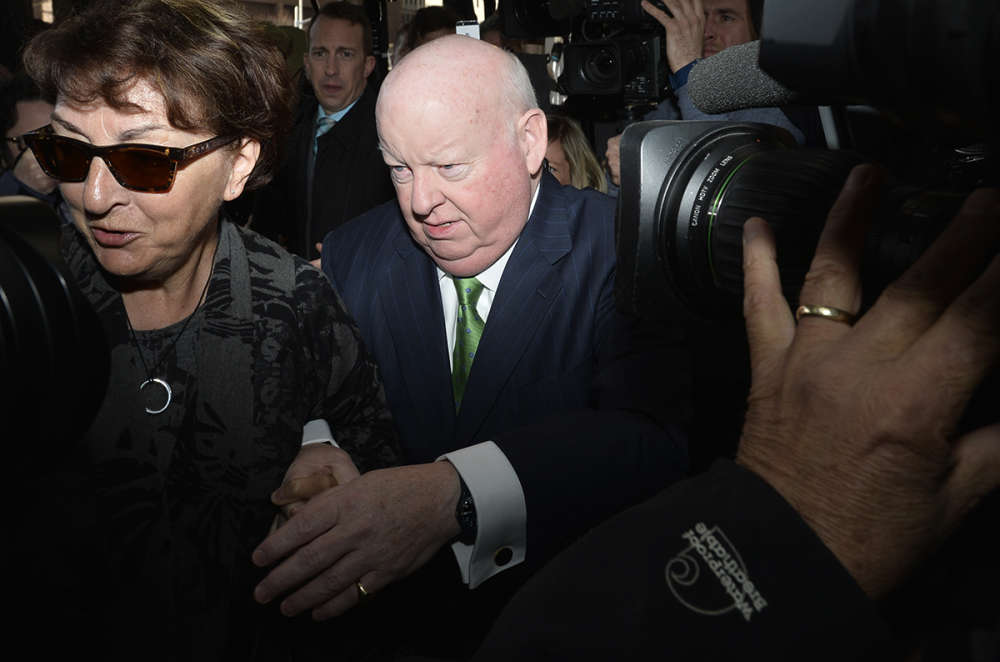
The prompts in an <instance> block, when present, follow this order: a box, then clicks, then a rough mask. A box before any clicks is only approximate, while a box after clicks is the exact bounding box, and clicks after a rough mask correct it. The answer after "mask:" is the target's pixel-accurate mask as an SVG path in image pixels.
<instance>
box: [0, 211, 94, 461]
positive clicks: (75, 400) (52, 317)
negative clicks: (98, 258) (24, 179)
mask: <svg viewBox="0 0 1000 662" xmlns="http://www.w3.org/2000/svg"><path fill="white" fill-rule="evenodd" d="M59 236H60V222H59V220H58V218H57V217H56V214H55V212H54V211H53V210H52V208H51V207H49V206H48V205H46V204H44V203H42V202H39V201H38V200H34V199H32V198H27V197H22V196H11V197H4V198H0V412H2V416H0V420H2V421H3V424H4V425H5V426H8V427H7V429H8V430H17V429H18V428H21V429H22V430H23V425H18V422H20V421H32V422H33V423H32V425H34V426H36V429H33V430H31V432H30V434H31V436H30V437H26V438H24V439H13V438H11V440H10V441H11V442H13V443H11V444H8V449H9V454H8V458H7V459H8V460H9V461H12V462H13V464H12V465H11V466H19V465H20V464H21V462H30V461H32V460H33V461H38V459H39V456H40V455H42V454H44V453H46V452H50V450H47V447H46V446H45V444H43V443H40V442H41V441H42V440H56V439H66V440H68V439H72V438H75V437H77V436H79V435H80V434H82V433H83V432H84V431H85V430H86V427H87V426H88V425H89V423H90V420H91V419H92V418H93V415H94V412H96V411H97V407H98V405H99V404H100V402H101V400H102V399H103V397H104V391H105V388H106V386H107V381H108V367H109V355H108V348H107V342H106V341H105V339H104V331H103V329H102V328H101V325H100V322H99V321H98V319H97V315H96V314H95V313H94V311H93V308H92V307H91V306H90V304H89V303H87V301H86V299H84V297H83V295H82V294H81V293H80V291H79V290H78V289H77V287H76V286H75V285H74V280H73V278H72V276H71V275H70V273H69V271H68V269H67V267H66V265H65V264H64V263H63V260H62V258H61V256H60V254H59ZM5 438H6V437H5Z"/></svg>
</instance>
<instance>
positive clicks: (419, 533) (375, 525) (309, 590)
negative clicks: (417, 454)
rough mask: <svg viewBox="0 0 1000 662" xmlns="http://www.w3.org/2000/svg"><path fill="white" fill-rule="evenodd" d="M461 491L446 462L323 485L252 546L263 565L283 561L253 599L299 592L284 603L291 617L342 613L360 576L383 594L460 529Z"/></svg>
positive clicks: (371, 589)
mask: <svg viewBox="0 0 1000 662" xmlns="http://www.w3.org/2000/svg"><path fill="white" fill-rule="evenodd" d="M460 492H461V488H460V485H459V480H458V473H457V472H456V471H455V468H454V467H452V465H451V464H450V463H449V462H432V463H430V464H418V465H412V466H405V467H394V468H391V469H379V470H377V471H371V472H369V473H366V474H364V475H363V476H361V477H360V478H357V479H356V480H353V481H351V482H349V483H346V484H342V485H338V486H336V487H333V488H331V489H329V490H326V491H325V492H323V493H322V494H320V495H319V496H316V497H313V498H311V499H310V500H309V501H308V503H306V504H305V505H304V506H302V507H301V508H300V509H299V510H298V511H297V512H296V514H295V515H294V516H293V517H292V518H291V519H289V520H288V523H287V524H285V526H283V527H281V528H280V529H279V530H277V531H275V532H273V533H272V534H271V535H269V536H268V537H267V539H266V540H264V542H263V543H261V545H260V546H259V547H258V548H257V549H256V550H255V551H254V553H253V562H254V563H255V564H257V565H258V566H261V567H263V566H268V565H271V564H273V563H275V562H278V561H281V563H280V565H278V566H277V567H276V568H274V569H273V570H272V571H271V572H270V574H268V576H267V577H266V578H265V579H264V580H263V581H262V582H261V583H260V584H258V586H257V589H256V590H255V592H254V597H255V598H256V599H257V601H258V602H261V603H266V602H270V601H271V600H273V599H274V598H276V597H278V596H280V595H285V594H286V593H288V592H289V591H294V592H293V593H292V594H291V595H289V596H288V597H287V598H285V600H284V601H283V602H282V603H281V611H282V613H284V614H286V615H288V616H294V615H295V614H298V613H300V612H303V611H305V610H307V609H312V610H313V618H315V619H317V620H323V619H327V618H331V617H333V616H336V615H338V614H341V613H343V612H344V611H346V610H348V609H350V608H351V607H353V606H354V605H355V604H357V602H358V591H357V587H356V583H357V582H361V583H362V584H364V586H365V589H366V590H368V591H369V592H378V591H379V590H380V589H382V588H383V587H385V586H386V585H388V584H389V583H390V582H393V581H395V580H397V579H400V578H402V577H405V576H406V575H409V574H410V573H411V572H413V571H414V570H416V569H417V568H419V567H420V566H422V565H423V564H424V563H426V562H427V561H428V560H429V559H430V558H431V556H433V555H434V553H435V552H436V551H437V550H438V549H440V548H441V547H442V546H443V545H444V544H446V543H447V542H448V541H449V540H451V539H452V538H454V537H455V536H457V535H458V533H459V526H458V522H457V521H456V520H455V506H456V504H457V503H458V497H459V494H460ZM282 559H284V560H283V561H282Z"/></svg>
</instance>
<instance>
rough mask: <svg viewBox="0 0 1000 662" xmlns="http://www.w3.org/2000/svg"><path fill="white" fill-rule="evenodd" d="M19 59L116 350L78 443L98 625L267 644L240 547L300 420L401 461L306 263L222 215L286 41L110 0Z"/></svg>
mask: <svg viewBox="0 0 1000 662" xmlns="http://www.w3.org/2000/svg"><path fill="white" fill-rule="evenodd" d="M25 62H26V66H27V68H28V70H29V72H30V73H31V75H32V76H33V78H34V79H35V80H36V81H37V82H38V84H39V87H40V88H41V89H42V91H43V93H44V94H45V95H46V96H47V97H48V98H50V99H51V100H52V101H53V102H54V103H55V109H54V111H53V112H52V121H51V124H50V125H49V126H47V127H44V128H43V129H40V130H38V131H35V132H32V133H29V134H28V135H27V136H25V139H26V141H27V143H28V145H29V146H30V148H31V149H32V150H33V152H34V154H35V156H36V157H37V158H38V162H39V164H40V165H41V167H42V168H43V169H44V170H45V171H46V173H47V174H48V175H49V176H51V177H53V178H54V179H57V180H59V182H60V184H59V188H60V191H61V194H62V198H63V200H64V201H65V205H64V207H63V210H64V212H65V214H66V215H67V217H68V221H70V222H69V223H67V226H66V228H65V230H64V247H63V253H64V257H65V258H66V262H67V264H68V265H69V267H70V270H71V272H72V273H73V275H74V276H75V278H76V281H77V284H78V285H79V286H80V288H81V289H82V291H83V292H84V294H85V295H86V297H87V298H88V299H89V300H90V302H91V303H92V304H93V306H94V308H95V310H96V311H97V313H98V315H99V316H100V318H101V320H102V322H103V324H104V327H105V330H106V335H107V340H108V344H109V347H110V350H111V357H112V358H111V361H112V365H111V378H110V384H109V387H108V391H107V395H106V397H105V400H104V403H103V405H102V407H101V409H100V410H99V411H98V413H97V415H96V418H95V420H94V422H93V424H92V426H91V429H90V431H89V433H88V434H87V437H86V439H85V446H86V450H87V452H88V454H89V458H90V460H91V461H92V463H93V466H94V468H95V474H96V476H97V483H98V485H97V487H98V499H97V505H98V527H97V530H98V531H100V533H101V535H102V536H103V538H102V539H103V541H104V542H105V544H106V545H107V549H108V550H109V551H108V560H109V566H110V569H111V570H110V580H109V582H108V585H107V588H106V593H105V595H104V596H101V597H102V598H105V599H104V600H102V601H99V602H98V605H102V604H103V603H105V602H106V603H107V607H108V609H109V610H110V611H109V616H108V622H109V623H111V624H113V635H111V636H109V638H108V639H109V642H110V644H111V645H113V646H120V647H121V648H125V649H128V648H129V647H130V646H131V645H133V644H135V643H136V642H142V641H149V642H155V644H154V646H153V649H154V650H152V651H151V653H152V655H153V657H160V656H161V655H162V656H163V657H166V658H170V659H184V660H191V659H207V660H219V659H251V658H254V657H257V658H261V659H282V658H283V657H284V656H285V654H286V653H287V652H288V650H289V646H290V645H291V644H292V643H293V642H292V641H290V640H285V641H283V642H279V643H278V650H277V651H276V650H273V649H270V648H269V645H270V644H271V643H274V638H275V635H276V634H277V633H278V629H276V628H280V623H282V622H284V621H285V620H286V619H283V618H282V617H280V615H279V614H278V612H277V607H271V608H270V609H265V608H261V607H257V606H255V605H254V603H253V601H252V589H253V586H254V584H255V580H256V579H258V578H259V576H258V575H257V574H256V572H255V571H254V570H253V566H252V564H251V560H250V556H251V552H252V551H253V549H254V546H255V545H256V544H258V543H259V542H260V540H261V539H262V538H263V537H264V536H265V535H266V533H267V529H268V526H269V525H270V523H271V521H272V519H273V518H274V516H275V513H276V512H277V511H276V509H275V508H274V506H273V505H272V504H271V503H270V501H269V496H270V493H271V492H272V491H273V490H274V489H276V488H277V487H278V486H279V484H280V483H281V481H282V476H283V473H284V470H285V468H286V467H287V466H288V465H289V464H290V462H291V461H292V459H293V458H294V457H295V455H296V453H297V451H298V450H299V449H300V444H301V442H302V438H303V425H304V424H306V423H307V422H309V421H312V420H313V419H324V420H325V421H327V422H328V423H329V427H330V428H332V434H333V436H334V437H335V439H336V442H337V443H339V445H340V446H341V447H342V448H343V449H344V451H346V452H347V453H348V454H349V455H350V457H351V459H352V460H353V461H354V463H355V464H356V465H357V467H358V468H359V469H360V470H361V471H366V470H368V469H372V468H377V467H380V466H385V465H387V464H392V463H394V462H395V461H396V460H397V446H396V442H395V432H394V430H393V425H392V421H391V418H390V416H389V414H388V412H387V410H386V408H385V404H384V398H383V395H382V389H381V384H380V382H379V381H378V378H377V375H376V370H375V365H374V363H373V362H372V361H371V359H369V357H368V356H367V354H366V353H365V352H364V350H363V348H362V347H361V346H360V343H359V336H358V331H357V329H356V327H355V326H354V323H353V322H352V321H351V320H350V318H349V317H348V315H347V313H346V312H345V311H344V309H343V306H342V304H341V303H340V302H339V299H338V297H337V296H336V295H335V294H334V292H333V291H332V289H331V288H330V286H329V284H328V283H327V281H326V280H325V278H324V277H323V275H322V274H321V273H320V272H319V271H317V270H316V269H314V268H312V267H311V266H309V265H308V264H307V263H305V262H304V261H301V260H299V259H298V258H292V257H291V256H290V255H288V254H287V253H285V252H284V251H282V250H281V249H280V248H279V247H277V246H276V245H275V244H272V243H270V242H268V241H266V240H264V239H262V238H260V237H259V236H257V235H255V234H253V233H252V232H249V231H246V230H243V229H241V228H238V227H236V226H234V225H233V224H231V223H229V222H227V221H226V219H225V218H224V217H223V215H222V214H220V209H221V208H222V205H223V203H224V202H225V201H228V200H233V199H235V198H236V197H237V196H239V195H240V194H242V193H243V192H244V191H246V190H249V189H252V188H254V187H257V186H260V185H262V184H263V183H265V182H266V181H267V180H268V178H269V176H270V171H271V168H272V166H273V165H274V163H275V158H276V154H275V145H277V144H278V143H279V140H277V139H276V135H277V133H278V132H279V129H281V128H282V127H283V125H284V122H285V120H286V118H287V116H288V105H289V101H288V99H287V92H286V89H287V88H286V87H285V84H284V82H285V81H284V61H283V59H282V56H281V54H280V53H279V51H278V50H277V49H276V48H273V47H271V46H270V45H269V44H268V41H267V38H266V36H265V34H264V33H262V32H261V31H260V29H259V28H258V27H256V26H255V25H254V24H253V23H252V22H251V21H250V20H249V19H248V18H247V17H246V16H245V15H243V14H242V13H240V12H238V11H236V10H234V9H233V8H231V7H230V6H229V5H227V4H225V3H221V2H219V0H138V1H131V0H129V1H125V0H119V1H112V2H106V1H105V2H100V3H97V4H96V5H95V6H93V7H91V8H90V9H88V10H86V11H85V12H84V13H82V14H80V15H77V16H75V17H72V18H70V19H68V20H66V21H64V22H63V23H61V24H60V25H58V26H57V27H55V28H53V29H51V30H49V31H47V32H45V33H43V34H41V35H39V36H38V37H37V38H36V39H35V40H34V41H33V42H32V43H31V44H30V46H29V48H28V49H27V51H26V54H25ZM80 351H87V348H85V347H81V348H80ZM67 397H71V394H67ZM53 404H54V405H57V404H58V403H53ZM355 475H356V474H355ZM340 478H341V480H343V479H344V478H343V476H340ZM165 635H166V636H165ZM151 637H155V638H152V639H151ZM344 643H345V645H346V646H347V648H346V649H345V650H349V649H350V644H351V642H349V641H348V642H344ZM147 646H148V645H147ZM133 650H134V649H133ZM146 651H147V652H150V648H149V647H147V648H146ZM109 652H111V651H109ZM112 656H113V655H112Z"/></svg>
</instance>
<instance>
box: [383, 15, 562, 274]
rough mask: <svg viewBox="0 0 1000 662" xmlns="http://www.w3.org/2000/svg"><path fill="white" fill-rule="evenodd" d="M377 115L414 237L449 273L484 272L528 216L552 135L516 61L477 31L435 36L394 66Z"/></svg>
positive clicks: (507, 244) (528, 80)
mask: <svg viewBox="0 0 1000 662" xmlns="http://www.w3.org/2000/svg"><path fill="white" fill-rule="evenodd" d="M375 115H376V120H377V123H378V133H379V142H380V145H381V148H382V154H383V156H384V158H385V161H386V163H387V164H389V166H390V168H391V171H392V176H393V183H394V184H395V187H396V197H397V199H398V200H399V206H400V210H401V212H402V214H403V218H404V219H405V220H406V223H407V225H408V226H409V229H410V233H411V235H412V236H413V238H414V240H415V241H416V242H417V243H419V244H420V245H421V246H422V247H423V248H424V250H426V251H427V253H428V254H429V255H430V256H431V257H432V258H433V259H434V261H435V262H436V263H437V264H438V266H439V267H441V269H443V270H444V271H446V272H448V273H450V274H453V275H456V276H470V275H476V274H479V273H481V272H482V271H483V270H484V269H486V268H487V267H489V266H490V265H491V264H493V263H494V262H495V261H496V260H497V259H498V258H499V257H500V256H501V255H503V254H504V253H505V252H506V251H507V249H508V248H510V246H511V245H512V244H513V243H514V241H515V240H516V239H517V237H518V236H519V235H520V232H521V230H522V228H523V227H524V224H525V223H526V222H527V219H528V210H529V207H530V204H531V197H532V195H533V193H534V191H535V189H536V187H537V186H538V181H539V179H540V178H541V171H542V160H543V159H544V157H545V148H546V146H547V143H548V141H547V136H546V125H545V115H544V113H542V111H541V110H539V109H538V104H537V103H536V101H535V94H534V90H533V88H532V87H531V81H530V79H529V78H528V74H527V72H526V71H525V69H524V67H523V66H522V65H521V63H520V61H519V60H517V58H516V57H514V56H512V55H510V54H509V53H506V52H505V51H502V50H500V49H499V48H497V47H495V46H493V45H492V44H488V43H485V42H481V41H479V40H477V39H472V38H471V37H465V36H459V35H454V36H452V35H449V36H447V37H442V38H440V39H436V40H434V41H431V42H429V43H427V44H425V45H423V46H420V47H419V48H416V49H414V50H413V51H412V52H411V53H408V54H407V56H406V57H405V58H404V59H403V60H402V61H401V62H400V63H399V65H398V66H397V67H394V68H393V70H392V71H391V72H390V73H389V75H388V76H387V77H386V79H385V81H384V82H383V84H382V89H381V91H380V92H379V99H378V104H377V105H376V110H375Z"/></svg>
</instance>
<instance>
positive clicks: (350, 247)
mask: <svg viewBox="0 0 1000 662" xmlns="http://www.w3.org/2000/svg"><path fill="white" fill-rule="evenodd" d="M408 236H409V235H408V230H407V229H406V223H405V222H404V221H403V217H402V216H401V215H400V213H399V205H398V204H397V203H396V201H395V200H394V199H393V200H389V201H388V202H384V203H382V204H380V205H378V206H377V207H373V208H372V209H369V210H368V211H366V212H365V213H363V214H361V215H360V216H357V217H355V218H354V219H352V220H350V221H348V222H347V223H344V224H343V225H341V226H339V227H337V228H334V229H333V230H331V231H330V232H329V233H328V234H327V235H326V237H325V238H324V239H323V271H324V272H325V273H326V274H327V276H329V278H330V280H331V281H333V282H334V283H340V282H343V281H344V279H345V278H346V277H347V275H348V273H357V272H358V271H369V272H370V271H373V270H375V269H378V268H380V267H381V266H382V265H383V264H385V263H386V261H387V256H389V255H391V254H392V251H393V250H394V246H395V245H396V242H398V241H400V240H401V239H402V238H404V237H408Z"/></svg>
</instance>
